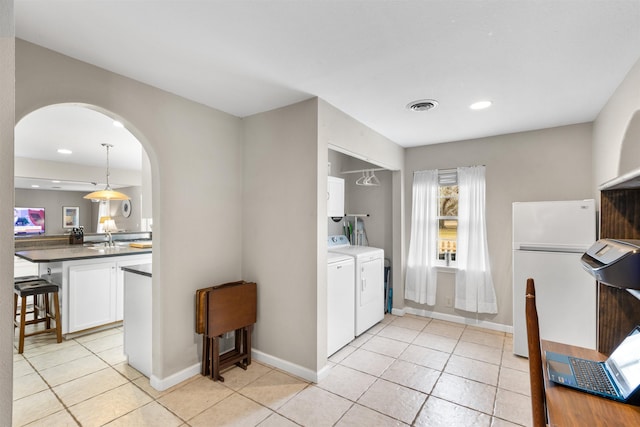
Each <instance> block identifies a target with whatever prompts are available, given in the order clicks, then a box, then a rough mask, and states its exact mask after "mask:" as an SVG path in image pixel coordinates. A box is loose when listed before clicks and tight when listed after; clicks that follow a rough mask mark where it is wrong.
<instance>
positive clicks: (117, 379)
mask: <svg viewBox="0 0 640 427" xmlns="http://www.w3.org/2000/svg"><path fill="white" fill-rule="evenodd" d="M27 340H28V344H27V345H26V346H25V352H24V353H23V354H22V355H19V354H17V350H16V351H15V353H14V404H13V425H14V426H24V425H28V426H47V427H49V426H78V425H80V426H102V425H108V426H127V427H129V426H154V427H155V426H163V427H165V426H167V427H170V426H193V427H197V426H223V425H224V426H227V425H229V426H243V427H244V426H262V427H270V426H296V425H303V426H387V425H389V426H404V425H413V426H447V427H452V426H465V427H470V426H485V427H490V426H492V427H506V426H529V425H531V404H530V398H529V376H528V362H527V360H526V359H523V358H519V357H517V356H514V355H513V354H512V337H511V336H510V335H509V334H504V333H500V332H494V331H488V330H485V329H480V328H477V327H471V326H466V327H465V326H464V325H460V324H456V323H449V322H444V321H439V320H432V319H428V318H422V317H417V316H409V315H408V316H404V317H396V316H392V315H387V316H386V317H385V319H384V321H383V322H381V323H380V324H378V325H376V326H374V327H373V328H371V329H370V330H369V331H367V332H366V333H365V334H363V335H361V336H360V337H358V338H357V339H356V340H355V341H354V342H352V343H351V344H350V345H348V346H347V347H345V348H343V349H342V350H340V351H339V352H337V353H336V354H334V355H333V356H332V357H331V358H330V365H331V369H330V371H329V373H328V375H327V376H326V377H325V378H324V379H322V380H321V381H320V383H318V384H312V383H309V382H307V381H304V380H302V379H300V378H296V377H294V376H292V375H290V374H287V373H285V372H282V371H280V370H278V369H274V368H272V367H270V366H267V365H265V364H262V363H259V362H257V361H255V360H254V361H253V363H252V364H251V365H250V366H249V369H248V370H247V371H243V370H242V369H239V368H232V369H230V370H228V371H226V372H224V373H223V375H224V377H225V382H224V383H221V382H214V381H212V380H211V379H209V378H207V377H203V376H200V375H197V376H194V377H193V378H191V379H189V380H187V381H185V382H183V383H181V384H178V385H176V386H174V387H172V388H171V389H169V390H166V391H163V392H158V391H156V390H154V389H153V388H151V387H150V385H149V380H148V379H147V378H146V377H144V376H142V375H141V374H140V373H139V372H138V371H136V370H135V369H133V368H131V367H130V366H128V365H127V364H126V361H125V356H124V355H123V353H122V329H121V328H114V329H110V330H107V331H102V332H97V333H94V334H91V335H86V336H83V337H79V338H75V339H70V340H65V341H63V342H62V343H60V344H57V343H55V339H54V338H50V337H48V336H42V335H41V336H35V337H32V338H28V339H27Z"/></svg>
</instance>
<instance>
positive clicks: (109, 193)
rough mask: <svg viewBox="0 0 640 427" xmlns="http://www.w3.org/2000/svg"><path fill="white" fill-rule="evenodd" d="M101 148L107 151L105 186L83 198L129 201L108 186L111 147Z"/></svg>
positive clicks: (126, 197)
mask: <svg viewBox="0 0 640 427" xmlns="http://www.w3.org/2000/svg"><path fill="white" fill-rule="evenodd" d="M102 146H103V147H105V148H106V149H107V186H106V188H105V189H104V190H100V191H94V192H93V193H89V194H87V195H86V196H84V198H85V199H91V200H129V196H127V195H126V194H124V193H121V192H119V191H115V190H112V189H111V186H110V185H109V149H110V148H111V147H113V145H111V144H102Z"/></svg>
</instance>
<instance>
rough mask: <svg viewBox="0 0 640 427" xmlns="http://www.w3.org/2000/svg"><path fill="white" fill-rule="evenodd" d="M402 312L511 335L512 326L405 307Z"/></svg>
mask: <svg viewBox="0 0 640 427" xmlns="http://www.w3.org/2000/svg"><path fill="white" fill-rule="evenodd" d="M395 310H396V309H395V308H394V309H393V311H394V312H392V313H393V314H395ZM399 311H400V310H399ZM402 311H403V312H404V313H409V314H415V315H416V316H422V317H430V318H432V319H438V320H446V321H448V322H454V323H461V324H463V325H474V326H478V327H481V328H485V329H491V330H493V331H499V332H508V333H513V326H511V325H503V324H501V323H494V322H488V321H486V320H480V319H470V318H468V317H463V316H458V315H455V314H446V313H439V312H437V311H431V310H421V309H417V308H412V307H405V308H404V309H402ZM404 313H403V314H404Z"/></svg>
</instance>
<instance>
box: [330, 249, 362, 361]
mask: <svg viewBox="0 0 640 427" xmlns="http://www.w3.org/2000/svg"><path fill="white" fill-rule="evenodd" d="M354 265H355V262H354V259H353V257H351V256H349V255H343V254H338V253H333V252H329V253H328V254H327V355H328V356H331V355H332V354H333V353H335V352H336V351H338V350H340V349H341V348H342V347H344V346H345V345H347V344H349V343H350V342H351V341H353V339H354V338H355V335H354V334H355V332H354V330H355V329H354V328H355V288H354V275H355V268H354Z"/></svg>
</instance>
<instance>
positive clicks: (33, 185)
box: [31, 184, 40, 188]
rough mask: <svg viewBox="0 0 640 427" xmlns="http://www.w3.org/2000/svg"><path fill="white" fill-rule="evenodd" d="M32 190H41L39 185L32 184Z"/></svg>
mask: <svg viewBox="0 0 640 427" xmlns="http://www.w3.org/2000/svg"><path fill="white" fill-rule="evenodd" d="M31 188H40V186H39V185H38V184H31Z"/></svg>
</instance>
